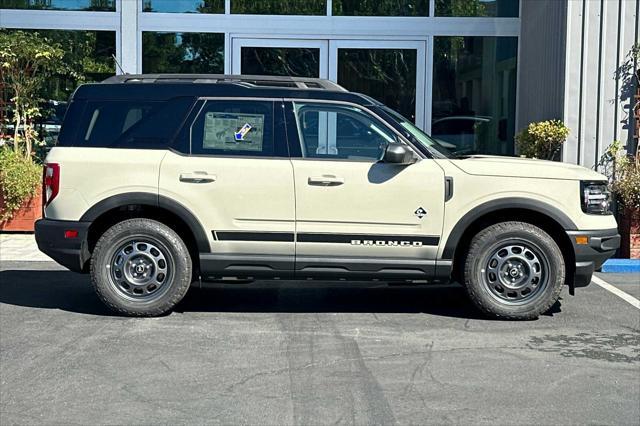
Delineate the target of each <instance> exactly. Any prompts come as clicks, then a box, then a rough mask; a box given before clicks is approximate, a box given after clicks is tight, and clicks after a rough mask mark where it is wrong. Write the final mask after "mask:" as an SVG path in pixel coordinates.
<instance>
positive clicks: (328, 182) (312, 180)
mask: <svg viewBox="0 0 640 426" xmlns="http://www.w3.org/2000/svg"><path fill="white" fill-rule="evenodd" d="M308 183H309V185H316V186H338V185H342V184H343V183H344V179H343V178H341V177H337V176H333V175H322V176H311V177H309V181H308Z"/></svg>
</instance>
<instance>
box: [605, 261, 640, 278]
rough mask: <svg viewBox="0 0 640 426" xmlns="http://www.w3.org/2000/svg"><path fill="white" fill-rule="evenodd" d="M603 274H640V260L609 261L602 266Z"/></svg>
mask: <svg viewBox="0 0 640 426" xmlns="http://www.w3.org/2000/svg"><path fill="white" fill-rule="evenodd" d="M602 272H605V273H606V272H609V273H626V274H632V273H640V259H609V260H607V261H606V262H604V264H603V265H602Z"/></svg>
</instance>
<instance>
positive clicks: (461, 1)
mask: <svg viewBox="0 0 640 426" xmlns="http://www.w3.org/2000/svg"><path fill="white" fill-rule="evenodd" d="M435 8H436V11H435V15H436V16H456V17H479V18H480V17H491V18H517V17H518V15H519V10H520V1H519V0H435Z"/></svg>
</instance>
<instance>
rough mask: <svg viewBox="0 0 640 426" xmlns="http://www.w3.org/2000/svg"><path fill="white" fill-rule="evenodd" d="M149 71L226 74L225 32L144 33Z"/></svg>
mask: <svg viewBox="0 0 640 426" xmlns="http://www.w3.org/2000/svg"><path fill="white" fill-rule="evenodd" d="M142 71H143V72H145V73H201V74H223V73H224V34H221V33H164V32H160V33H155V32H143V33H142Z"/></svg>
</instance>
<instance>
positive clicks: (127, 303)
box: [91, 219, 192, 316]
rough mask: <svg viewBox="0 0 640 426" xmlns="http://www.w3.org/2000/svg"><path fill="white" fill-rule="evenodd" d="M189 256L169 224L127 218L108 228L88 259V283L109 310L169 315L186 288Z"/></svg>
mask: <svg viewBox="0 0 640 426" xmlns="http://www.w3.org/2000/svg"><path fill="white" fill-rule="evenodd" d="M191 273H192V264H191V256H190V255H189V250H188V249H187V247H186V245H185V244H184V242H183V241H182V239H180V237H179V236H178V234H176V233H175V232H174V231H173V230H172V229H171V228H169V227H168V226H166V225H164V224H162V223H160V222H157V221H155V220H151V219H129V220H125V221H123V222H120V223H117V224H115V225H114V226H112V227H111V228H109V229H108V230H107V231H106V232H105V233H104V234H103V235H102V236H101V237H100V239H99V240H98V243H97V244H96V247H95V250H94V251H93V255H92V258H91V282H92V283H93V286H94V288H95V290H96V293H97V294H98V297H99V298H100V299H101V300H102V301H103V302H104V303H105V304H106V305H107V306H108V307H110V308H111V309H112V310H114V311H116V312H119V313H121V314H125V315H129V316H156V315H161V314H164V313H166V312H168V311H170V310H171V309H172V308H173V307H174V306H175V305H176V304H177V303H178V302H179V301H180V300H182V298H183V297H184V295H185V294H186V293H187V290H188V289H189V286H190V284H191Z"/></svg>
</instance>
